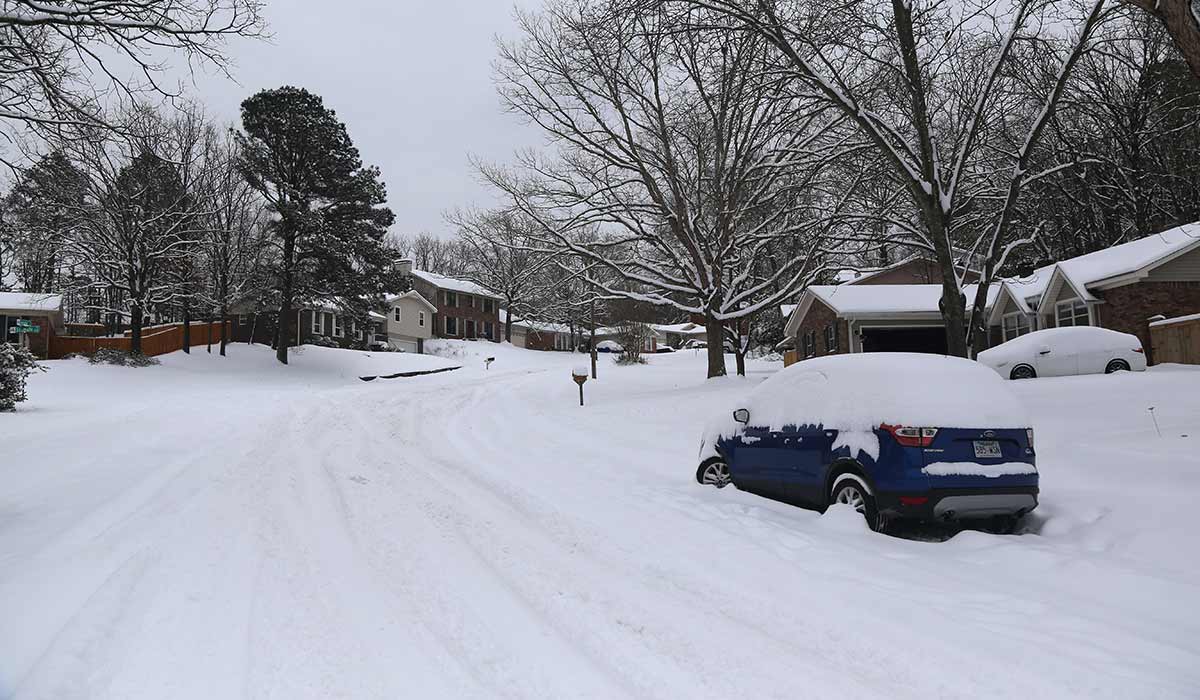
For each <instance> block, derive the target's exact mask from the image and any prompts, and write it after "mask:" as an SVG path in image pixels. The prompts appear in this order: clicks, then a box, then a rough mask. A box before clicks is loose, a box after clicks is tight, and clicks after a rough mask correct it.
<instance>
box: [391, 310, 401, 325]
mask: <svg viewBox="0 0 1200 700" xmlns="http://www.w3.org/2000/svg"><path fill="white" fill-rule="evenodd" d="M392 320H393V321H395V322H396V323H400V307H399V306H393V307H392Z"/></svg>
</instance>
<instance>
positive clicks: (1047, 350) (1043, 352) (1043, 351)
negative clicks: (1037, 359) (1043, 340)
mask: <svg viewBox="0 0 1200 700" xmlns="http://www.w3.org/2000/svg"><path fill="white" fill-rule="evenodd" d="M1038 354H1039V355H1049V354H1050V348H1049V347H1047V346H1045V345H1043V346H1042V347H1041V349H1039V350H1038Z"/></svg>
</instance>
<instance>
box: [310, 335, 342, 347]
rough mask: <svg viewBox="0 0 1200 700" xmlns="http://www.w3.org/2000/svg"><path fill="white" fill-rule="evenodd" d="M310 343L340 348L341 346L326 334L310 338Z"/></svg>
mask: <svg viewBox="0 0 1200 700" xmlns="http://www.w3.org/2000/svg"><path fill="white" fill-rule="evenodd" d="M312 344H313V345H316V346H317V347H321V348H340V347H341V345H339V344H338V342H337V341H336V340H334V339H333V338H330V337H329V336H327V335H322V336H318V337H316V338H314V339H313V340H312Z"/></svg>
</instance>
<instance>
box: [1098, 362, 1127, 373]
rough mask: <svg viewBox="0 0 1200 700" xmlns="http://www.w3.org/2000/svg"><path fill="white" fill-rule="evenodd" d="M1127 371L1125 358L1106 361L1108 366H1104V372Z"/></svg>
mask: <svg viewBox="0 0 1200 700" xmlns="http://www.w3.org/2000/svg"><path fill="white" fill-rule="evenodd" d="M1128 371H1129V363H1128V362H1126V361H1125V360H1120V359H1117V360H1112V361H1110V362H1109V363H1108V366H1107V367H1105V368H1104V373H1105V374H1112V373H1113V372H1128Z"/></svg>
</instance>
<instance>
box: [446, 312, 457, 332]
mask: <svg viewBox="0 0 1200 700" xmlns="http://www.w3.org/2000/svg"><path fill="white" fill-rule="evenodd" d="M446 335H458V319H457V318H454V317H453V316H447V317H446Z"/></svg>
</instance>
